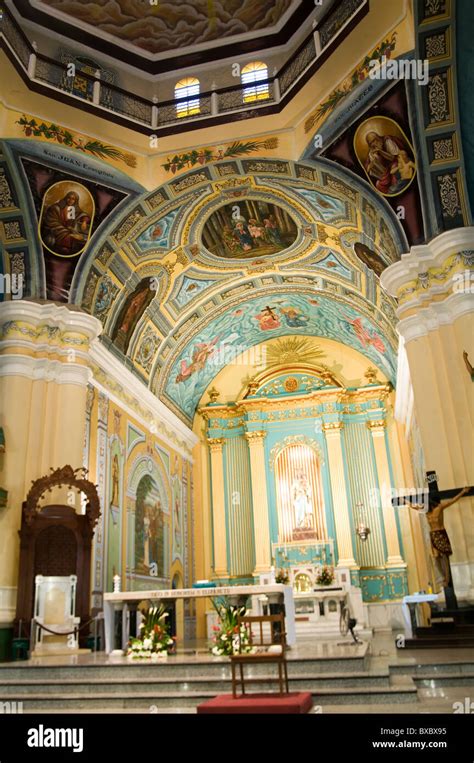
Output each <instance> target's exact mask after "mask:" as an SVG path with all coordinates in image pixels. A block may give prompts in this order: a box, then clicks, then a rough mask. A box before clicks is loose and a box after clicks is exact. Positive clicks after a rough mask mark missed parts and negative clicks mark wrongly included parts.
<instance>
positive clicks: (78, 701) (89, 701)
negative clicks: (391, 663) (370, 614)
mask: <svg viewBox="0 0 474 763" xmlns="http://www.w3.org/2000/svg"><path fill="white" fill-rule="evenodd" d="M124 688H125V687H124ZM224 693H226V692H224ZM312 694H313V701H314V704H315V705H316V706H321V707H323V706H324V705H325V704H331V705H339V704H360V703H367V702H378V703H381V704H382V703H390V704H392V705H393V704H404V703H409V702H416V701H417V693H416V688H415V687H414V686H413V687H411V686H407V687H396V688H390V687H386V688H382V687H366V688H362V689H359V688H354V687H350V688H340V689H337V688H333V689H327V688H326V689H320V690H318V691H312ZM215 695H216V693H215V691H210V692H209V691H207V692H205V691H201V692H192V691H187V692H183V691H179V692H168V693H166V694H157V693H154V692H146V691H142V692H141V693H131V692H128V691H123V692H121V693H120V694H119V693H116V694H115V693H111V692H100V693H98V692H95V693H92V694H83V693H79V692H75V693H67V694H50V695H49V694H44V693H41V692H37V693H30V694H28V697H27V698H26V697H25V695H24V694H21V693H20V694H14V693H12V694H9V695H6V696H2V695H1V694H0V702H4V701H9V702H19V701H22V702H23V712H24V713H31V712H36V711H37V710H45V711H51V712H55V711H56V710H57V709H63V710H68V709H70V710H71V712H74V711H75V710H82V709H87V708H88V709H89V710H90V711H91V712H94V711H104V712H106V711H108V710H110V711H112V712H113V710H115V709H119V708H131V709H132V708H143V709H145V710H148V712H150V713H153V712H157V711H161V710H163V709H165V708H177V707H182V708H186V707H188V708H189V707H196V706H197V705H198V704H200V703H201V702H204V701H205V700H206V699H210V698H212V697H214V696H215Z"/></svg>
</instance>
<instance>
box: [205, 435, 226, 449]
mask: <svg viewBox="0 0 474 763" xmlns="http://www.w3.org/2000/svg"><path fill="white" fill-rule="evenodd" d="M207 444H208V445H209V450H210V451H211V453H219V452H221V451H222V448H223V447H224V438H223V437H208V438H207Z"/></svg>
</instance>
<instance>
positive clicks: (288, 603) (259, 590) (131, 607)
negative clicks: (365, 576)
mask: <svg viewBox="0 0 474 763" xmlns="http://www.w3.org/2000/svg"><path fill="white" fill-rule="evenodd" d="M263 593H264V594H266V595H267V596H269V597H271V596H272V595H273V596H275V598H276V599H279V600H280V602H281V603H283V604H284V606H285V622H286V634H287V635H286V638H287V643H288V646H293V645H294V644H296V634H295V605H294V600H293V588H292V587H291V586H289V585H282V584H280V583H275V584H272V585H246V586H220V587H218V588H181V589H178V588H173V589H169V590H157V591H123V592H120V593H106V594H104V626H105V651H106V652H108V653H110V652H113V651H116V652H119V651H121V650H123V649H125V648H126V646H127V644H128V641H129V638H130V630H131V629H130V620H131V616H132V617H135V614H134V613H136V608H137V605H138V604H139V602H141V601H150V602H153V603H154V602H159V601H162V602H166V601H167V602H170V601H175V600H176V599H203V598H206V599H207V598H213V597H215V596H232V597H244V598H248V597H249V596H258V595H261V594H263ZM132 630H133V626H132Z"/></svg>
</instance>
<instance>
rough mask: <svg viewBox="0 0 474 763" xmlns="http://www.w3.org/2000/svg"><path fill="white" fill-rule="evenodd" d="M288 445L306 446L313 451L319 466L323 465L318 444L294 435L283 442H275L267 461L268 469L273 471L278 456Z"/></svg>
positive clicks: (304, 436) (304, 437) (308, 438)
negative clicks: (319, 463)
mask: <svg viewBox="0 0 474 763" xmlns="http://www.w3.org/2000/svg"><path fill="white" fill-rule="evenodd" d="M289 445H307V446H308V447H309V448H311V449H312V450H314V451H315V453H316V455H317V456H318V458H319V460H320V462H321V464H324V458H323V453H322V450H321V446H320V445H319V443H318V442H316V440H313V439H312V438H311V437H307V436H306V435H302V434H296V435H289V436H288V437H285V439H284V440H280V442H277V444H276V445H274V447H273V448H272V449H271V451H270V458H269V459H268V463H269V465H270V469H272V470H273V469H274V466H275V461H276V459H277V458H278V456H279V455H280V453H281V451H282V450H284V449H285V448H287V447H288V446H289Z"/></svg>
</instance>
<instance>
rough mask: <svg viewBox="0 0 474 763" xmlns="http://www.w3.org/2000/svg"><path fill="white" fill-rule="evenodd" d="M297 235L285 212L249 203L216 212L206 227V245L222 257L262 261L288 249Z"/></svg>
mask: <svg viewBox="0 0 474 763" xmlns="http://www.w3.org/2000/svg"><path fill="white" fill-rule="evenodd" d="M297 233H298V231H297V228H296V225H295V223H294V221H293V220H292V218H291V217H290V216H289V215H288V214H287V212H286V211H285V210H284V209H282V208H281V207H277V206H276V205H275V204H267V203H266V202H263V201H260V200H255V199H246V200H245V201H241V200H239V201H236V202H234V203H232V204H226V205H225V206H223V207H220V209H217V210H216V211H215V212H213V214H212V215H211V216H210V218H209V219H208V220H207V222H206V224H205V225H204V230H203V236H202V242H203V244H204V246H205V247H206V248H207V249H208V250H209V251H210V252H211V253H212V254H215V255H217V256H218V257H226V258H233V257H236V258H237V257H238V258H241V257H255V256H258V257H262V256H265V255H268V254H275V253H276V252H280V251H283V250H284V249H287V248H288V247H289V246H291V244H292V243H293V242H294V241H295V239H296V236H297Z"/></svg>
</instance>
